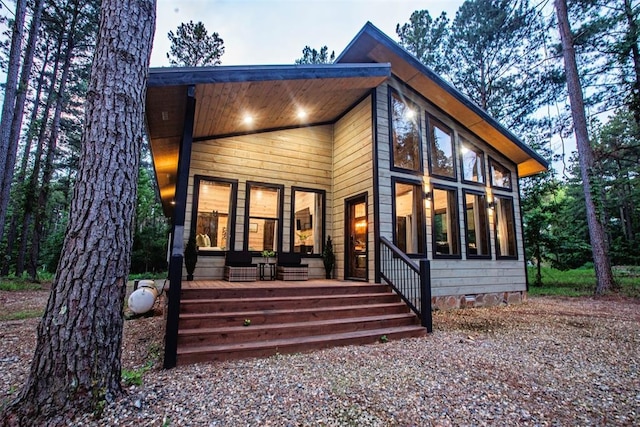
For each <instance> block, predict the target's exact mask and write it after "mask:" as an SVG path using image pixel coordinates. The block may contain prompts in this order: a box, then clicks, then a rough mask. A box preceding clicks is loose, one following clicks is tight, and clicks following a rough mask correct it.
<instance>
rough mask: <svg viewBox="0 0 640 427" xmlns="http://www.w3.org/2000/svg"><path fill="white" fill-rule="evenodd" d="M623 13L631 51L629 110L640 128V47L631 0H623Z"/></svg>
mask: <svg viewBox="0 0 640 427" xmlns="http://www.w3.org/2000/svg"><path fill="white" fill-rule="evenodd" d="M624 15H625V18H626V21H627V25H628V27H629V30H628V33H627V37H628V40H629V49H630V51H631V59H632V60H633V72H634V79H633V85H632V88H631V95H630V97H631V102H630V106H631V111H632V112H633V118H634V119H635V121H636V124H637V125H638V127H639V128H640V49H639V48H638V36H639V34H638V24H637V22H636V17H635V14H634V13H633V7H632V5H631V0H624Z"/></svg>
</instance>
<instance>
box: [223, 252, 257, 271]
mask: <svg viewBox="0 0 640 427" xmlns="http://www.w3.org/2000/svg"><path fill="white" fill-rule="evenodd" d="M224 265H227V266H231V267H252V266H255V265H256V264H252V263H251V252H248V251H229V252H227V254H226V256H225V259H224Z"/></svg>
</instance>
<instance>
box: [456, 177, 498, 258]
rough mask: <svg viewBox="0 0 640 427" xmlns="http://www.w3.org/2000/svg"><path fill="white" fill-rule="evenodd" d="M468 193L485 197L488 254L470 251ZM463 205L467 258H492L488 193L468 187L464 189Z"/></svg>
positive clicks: (484, 208) (484, 210)
mask: <svg viewBox="0 0 640 427" xmlns="http://www.w3.org/2000/svg"><path fill="white" fill-rule="evenodd" d="M467 195H473V196H481V197H483V199H484V206H482V207H481V208H480V209H481V212H483V213H484V220H485V226H484V238H485V240H486V244H487V254H485V255H477V254H475V255H474V254H470V253H469V223H468V221H467V211H468V209H467ZM462 205H463V212H464V241H465V243H464V244H465V251H466V254H467V259H491V226H490V221H489V219H490V218H489V213H488V212H487V211H488V209H489V203H488V197H487V194H486V193H484V192H481V191H475V190H469V189H466V188H463V189H462Z"/></svg>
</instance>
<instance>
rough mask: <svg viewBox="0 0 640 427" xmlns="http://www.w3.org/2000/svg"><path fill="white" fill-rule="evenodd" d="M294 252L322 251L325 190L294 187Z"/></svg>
mask: <svg viewBox="0 0 640 427" xmlns="http://www.w3.org/2000/svg"><path fill="white" fill-rule="evenodd" d="M291 199H292V209H291V212H293V215H292V219H293V226H292V227H291V229H292V230H293V231H294V233H295V235H294V237H293V239H292V242H293V252H300V253H303V254H307V255H311V254H320V253H322V241H323V239H324V203H325V193H324V191H316V190H308V189H300V188H295V187H294V188H293V189H292V198H291Z"/></svg>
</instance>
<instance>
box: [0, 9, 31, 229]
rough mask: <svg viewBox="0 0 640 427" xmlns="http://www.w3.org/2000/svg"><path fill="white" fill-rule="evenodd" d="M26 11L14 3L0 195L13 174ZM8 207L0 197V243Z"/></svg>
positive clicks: (0, 138) (0, 128) (1, 127)
mask: <svg viewBox="0 0 640 427" xmlns="http://www.w3.org/2000/svg"><path fill="white" fill-rule="evenodd" d="M26 11H27V0H18V1H16V13H15V19H14V21H13V30H12V35H11V49H10V51H9V64H8V68H7V82H6V84H5V89H4V101H3V105H2V117H1V118H0V194H4V193H5V192H4V189H5V187H8V188H11V181H12V179H13V175H11V174H9V175H10V179H9V180H8V182H7V181H6V178H5V173H4V171H5V170H7V169H9V168H11V173H13V164H12V165H9V164H8V160H10V156H11V153H12V152H13V158H14V161H15V151H16V150H17V148H18V146H17V144H18V141H17V140H16V141H15V144H14V141H11V138H10V136H11V126H12V123H13V118H14V112H15V102H16V93H17V91H18V73H19V71H20V61H21V58H22V51H21V50H22V48H21V47H22V36H23V33H24V18H25V15H26ZM8 206H9V197H0V241H1V240H2V236H3V235H4V221H5V218H6V216H7V207H8Z"/></svg>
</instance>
